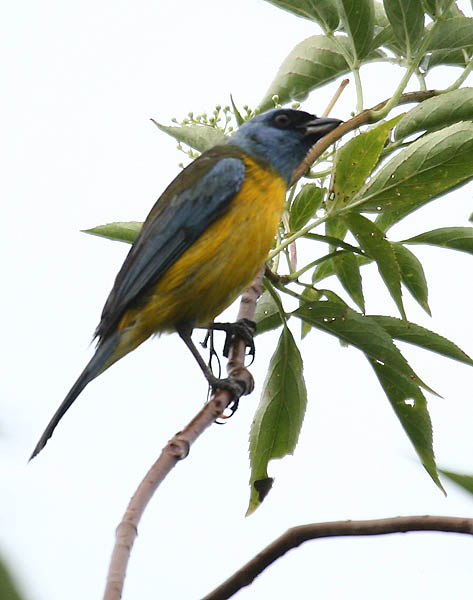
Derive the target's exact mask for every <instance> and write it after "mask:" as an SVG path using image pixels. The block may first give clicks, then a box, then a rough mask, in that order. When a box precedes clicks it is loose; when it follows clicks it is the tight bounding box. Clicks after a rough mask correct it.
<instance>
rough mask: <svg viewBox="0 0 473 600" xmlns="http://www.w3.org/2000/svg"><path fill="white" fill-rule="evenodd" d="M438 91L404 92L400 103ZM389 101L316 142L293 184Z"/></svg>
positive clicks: (407, 102)
mask: <svg viewBox="0 0 473 600" xmlns="http://www.w3.org/2000/svg"><path fill="white" fill-rule="evenodd" d="M437 94H438V92H437V91H436V90H426V91H421V92H409V93H407V94H402V96H401V97H400V98H399V102H398V105H399V104H409V103H411V102H423V101H424V100H427V99H428V98H432V97H433V96H435V95H437ZM387 103H388V100H383V102H380V103H379V104H377V105H376V106H373V108H367V109H366V110H362V111H361V112H360V113H358V114H357V115H355V116H354V117H353V118H352V119H350V120H349V121H345V122H344V123H342V124H341V125H339V126H338V127H337V128H336V129H333V130H332V131H331V132H330V133H328V134H327V135H324V137H323V138H321V139H320V140H319V141H318V142H317V143H315V144H314V145H313V146H312V148H311V149H310V150H309V152H308V154H307V156H306V157H305V158H304V160H303V161H302V162H301V164H300V165H299V166H298V167H297V169H296V170H295V171H294V173H293V175H292V180H291V185H294V183H296V181H298V180H299V179H300V178H301V177H303V176H304V175H305V174H306V173H307V172H308V171H309V169H310V168H311V166H312V165H313V164H314V162H315V161H316V160H317V158H319V156H321V155H322V154H323V153H324V152H325V150H327V148H328V147H329V146H331V145H332V144H333V143H334V142H336V141H337V140H339V139H340V138H341V137H342V136H344V135H345V134H346V133H348V132H349V131H353V130H354V129H358V127H360V126H361V125H367V124H368V123H372V122H373V113H374V112H376V111H377V110H381V109H382V108H383V106H384V105H385V104H387Z"/></svg>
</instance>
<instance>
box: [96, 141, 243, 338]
mask: <svg viewBox="0 0 473 600" xmlns="http://www.w3.org/2000/svg"><path fill="white" fill-rule="evenodd" d="M244 176H245V165H244V163H243V161H242V160H241V151H239V150H238V149H237V148H235V147H231V146H218V147H215V148H213V149H212V150H209V151H208V152H206V153H205V154H203V155H202V156H201V157H199V158H198V159H197V160H196V161H194V162H193V163H191V164H190V165H189V166H188V167H187V168H186V169H184V171H182V172H181V173H180V174H179V175H178V176H177V177H176V179H175V180H174V181H173V182H172V183H171V184H170V185H169V187H168V188H167V189H166V190H165V192H164V193H163V195H162V196H161V197H160V198H159V200H158V201H157V202H156V204H155V205H154V207H153V209H152V210H151V212H150V214H149V215H148V217H147V219H146V221H145V222H144V224H143V228H142V230H141V232H140V234H139V236H138V237H137V238H136V241H135V243H134V244H133V246H132V248H131V250H130V252H129V253H128V256H127V257H126V259H125V262H124V263H123V266H122V268H121V269H120V271H119V273H118V275H117V277H116V279H115V283H114V286H113V288H112V291H111V292H110V295H109V297H108V299H107V302H106V303H105V306H104V309H103V313H102V318H101V321H100V323H99V326H98V327H97V330H96V332H95V335H96V337H99V339H100V340H103V339H104V338H106V337H108V336H109V335H110V334H111V333H112V332H113V330H114V329H115V327H116V326H117V324H118V322H119V321H120V319H121V317H122V316H123V314H124V312H125V311H126V310H127V309H128V308H129V307H130V306H131V305H132V304H133V303H134V302H135V301H136V300H137V299H139V297H140V296H141V295H142V294H143V293H144V292H146V290H147V289H148V288H149V287H150V286H152V285H153V284H155V283H156V282H157V281H158V280H159V279H160V277H162V275H163V274H164V273H165V271H166V270H167V269H168V268H169V267H170V266H171V265H172V264H173V263H175V262H176V260H177V259H178V258H179V257H180V256H181V255H182V254H183V253H184V252H185V250H186V249H187V248H189V247H190V246H191V245H192V244H193V243H194V241H195V240H197V238H199V236H200V235H202V233H203V232H204V231H205V230H206V229H207V228H208V227H209V225H211V224H212V223H213V222H214V221H215V220H216V219H218V218H219V217H220V216H222V215H223V214H224V213H225V212H226V211H227V210H228V208H229V206H230V204H231V202H232V200H233V198H234V197H235V195H236V194H237V193H238V191H239V190H240V188H241V185H242V183H243V179H244Z"/></svg>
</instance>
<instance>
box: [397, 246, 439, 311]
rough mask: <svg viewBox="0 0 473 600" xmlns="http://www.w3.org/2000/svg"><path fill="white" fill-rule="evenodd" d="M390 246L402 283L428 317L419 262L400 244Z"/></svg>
mask: <svg viewBox="0 0 473 600" xmlns="http://www.w3.org/2000/svg"><path fill="white" fill-rule="evenodd" d="M391 245H392V247H393V250H394V254H395V255H396V260H397V264H398V265H399V268H400V270H401V281H402V283H403V284H404V285H405V286H406V287H407V289H408V290H409V291H410V293H411V294H412V296H413V297H414V298H415V299H416V300H417V302H418V303H419V304H420V305H421V306H422V308H423V309H424V310H425V311H426V312H427V314H429V315H430V314H431V313H430V308H429V304H428V302H427V299H428V289H427V281H426V279H425V274H424V269H423V268H422V264H421V262H420V260H419V259H418V258H417V256H415V254H413V253H412V252H411V251H410V250H408V249H407V248H406V247H405V246H403V245H402V244H399V243H392V244H391Z"/></svg>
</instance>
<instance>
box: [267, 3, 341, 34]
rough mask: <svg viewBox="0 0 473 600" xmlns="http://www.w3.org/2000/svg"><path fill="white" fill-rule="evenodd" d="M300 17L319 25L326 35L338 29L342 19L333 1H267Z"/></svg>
mask: <svg viewBox="0 0 473 600" xmlns="http://www.w3.org/2000/svg"><path fill="white" fill-rule="evenodd" d="M266 2H269V3H270V4H274V5H275V6H278V7H279V8H282V9H283V10H287V11H288V12H291V13H293V14H295V15H297V16H298V17H304V18H305V19H310V20H311V21H315V22H316V23H318V24H319V25H320V26H321V27H322V29H323V30H324V31H325V32H326V33H329V32H330V33H331V32H333V31H335V29H337V27H338V24H339V22H340V17H339V15H338V12H337V7H336V5H335V3H334V2H333V0H266Z"/></svg>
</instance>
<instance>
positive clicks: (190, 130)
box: [152, 119, 225, 152]
mask: <svg viewBox="0 0 473 600" xmlns="http://www.w3.org/2000/svg"><path fill="white" fill-rule="evenodd" d="M152 121H153V123H154V124H155V125H156V127H158V128H159V129H160V130H161V131H163V132H164V133H167V134H168V135H170V136H171V137H173V138H174V139H176V140H177V141H178V142H183V143H184V144H187V145H188V146H190V147H191V148H194V150H197V151H198V152H205V151H206V150H208V149H209V148H212V147H213V146H216V145H217V144H221V143H222V142H223V141H224V139H225V134H224V133H223V132H222V131H220V130H218V129H215V128H214V127H210V126H209V125H185V126H179V127H168V126H167V125H161V124H160V123H158V122H156V121H154V120H153V119H152Z"/></svg>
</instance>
